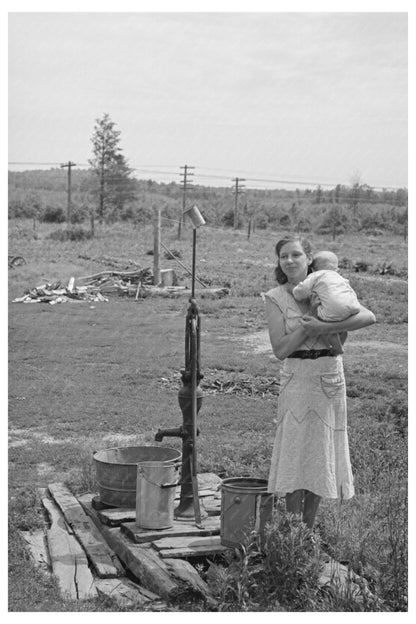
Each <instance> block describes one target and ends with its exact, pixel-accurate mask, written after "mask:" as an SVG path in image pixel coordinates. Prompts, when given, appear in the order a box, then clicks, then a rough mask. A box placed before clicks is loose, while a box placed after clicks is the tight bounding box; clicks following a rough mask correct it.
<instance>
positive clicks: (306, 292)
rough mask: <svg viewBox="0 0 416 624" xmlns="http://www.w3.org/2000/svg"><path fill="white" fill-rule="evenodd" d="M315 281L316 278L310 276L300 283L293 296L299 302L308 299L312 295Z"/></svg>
mask: <svg viewBox="0 0 416 624" xmlns="http://www.w3.org/2000/svg"><path fill="white" fill-rule="evenodd" d="M314 281H315V276H314V275H313V274H311V275H308V277H306V278H305V279H304V280H303V282H299V284H297V285H296V286H295V287H294V289H293V292H292V294H293V296H294V298H295V299H297V300H298V301H301V300H302V299H308V297H310V296H311V295H312V286H313V283H314Z"/></svg>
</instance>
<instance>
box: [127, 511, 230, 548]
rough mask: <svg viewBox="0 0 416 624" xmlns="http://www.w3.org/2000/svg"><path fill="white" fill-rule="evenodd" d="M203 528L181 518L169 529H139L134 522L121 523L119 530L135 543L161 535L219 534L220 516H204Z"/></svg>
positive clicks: (161, 536)
mask: <svg viewBox="0 0 416 624" xmlns="http://www.w3.org/2000/svg"><path fill="white" fill-rule="evenodd" d="M202 526H203V528H202V529H200V528H198V527H197V526H195V523H194V522H192V523H191V522H189V523H188V522H184V521H182V520H174V521H173V526H172V527H170V528H169V529H140V528H139V527H137V526H136V523H135V522H126V523H123V524H122V525H121V527H120V529H121V531H122V532H123V533H124V534H125V535H127V536H128V537H129V538H130V539H131V540H133V541H134V542H136V543H137V544H140V543H145V542H154V541H156V540H159V539H162V538H163V537H181V536H187V535H189V536H195V537H198V536H203V535H219V532H220V518H219V516H213V517H208V518H205V519H204V520H203V521H202Z"/></svg>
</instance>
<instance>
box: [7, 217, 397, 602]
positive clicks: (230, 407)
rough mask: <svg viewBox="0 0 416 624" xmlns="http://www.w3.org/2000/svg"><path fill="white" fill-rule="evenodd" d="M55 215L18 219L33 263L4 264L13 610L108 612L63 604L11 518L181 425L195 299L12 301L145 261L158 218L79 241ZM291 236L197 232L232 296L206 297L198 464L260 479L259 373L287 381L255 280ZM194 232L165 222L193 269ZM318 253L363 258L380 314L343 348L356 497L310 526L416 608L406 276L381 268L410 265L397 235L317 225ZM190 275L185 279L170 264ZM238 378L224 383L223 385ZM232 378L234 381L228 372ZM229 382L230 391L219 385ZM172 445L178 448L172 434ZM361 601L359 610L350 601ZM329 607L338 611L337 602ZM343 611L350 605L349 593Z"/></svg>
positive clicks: (369, 297) (363, 289)
mask: <svg viewBox="0 0 416 624" xmlns="http://www.w3.org/2000/svg"><path fill="white" fill-rule="evenodd" d="M54 229H56V226H52V225H46V224H45V225H42V226H41V227H40V228H39V229H38V230H37V231H36V232H34V230H33V228H32V224H31V223H30V222H24V221H19V222H18V221H11V222H10V224H9V254H13V255H22V256H24V257H25V259H26V261H27V264H25V265H23V266H19V267H17V268H14V269H10V270H9V293H8V299H9V419H8V422H9V610H11V611H76V610H85V611H111V610H113V608H112V607H111V606H109V605H108V604H106V603H103V602H100V601H98V600H97V601H94V602H91V603H85V604H82V605H79V604H75V603H68V602H63V601H62V600H60V599H59V598H58V597H57V593H56V588H55V586H54V584H53V582H52V581H50V580H46V579H45V578H44V577H42V576H41V575H40V573H38V572H37V571H36V570H34V569H33V567H32V564H31V563H30V561H29V558H28V555H27V553H26V551H25V550H24V547H23V545H22V542H21V540H20V537H19V533H18V530H19V529H20V530H22V529H29V528H35V527H37V526H41V524H42V523H43V521H44V520H43V517H42V514H41V511H40V504H39V501H38V500H37V496H36V488H37V487H39V486H46V485H47V484H48V483H51V482H53V481H58V480H62V481H65V482H66V483H67V484H68V485H69V487H70V488H71V490H72V491H73V492H75V493H80V492H91V491H94V490H95V475H94V469H93V465H92V452H93V451H94V450H96V449H99V448H105V447H108V446H122V445H130V444H132V445H134V444H142V443H149V444H152V443H153V440H154V434H155V432H156V430H157V429H158V428H159V427H175V426H178V425H179V424H181V421H182V414H181V411H180V409H179V407H178V406H177V391H178V389H179V385H180V381H179V380H180V376H179V372H180V369H181V368H182V367H183V364H184V361H183V360H184V326H185V315H186V309H187V305H188V303H187V299H186V297H179V298H169V299H165V298H158V297H155V298H147V299H139V300H135V299H134V297H130V298H125V297H118V296H112V297H110V300H109V302H101V303H100V302H94V303H91V302H81V301H78V302H77V301H75V302H71V303H64V304H59V305H55V306H51V305H49V304H46V303H43V304H30V305H27V304H18V303H12V300H13V299H14V298H16V297H19V296H21V295H23V293H24V291H25V290H26V289H30V288H33V287H36V286H39V285H41V284H43V283H46V282H53V281H56V280H60V281H62V282H63V283H67V282H68V280H69V278H70V277H71V276H74V277H75V278H77V277H81V276H85V275H91V274H94V273H98V272H100V271H103V270H106V269H109V268H113V266H114V263H117V265H118V266H119V267H121V266H123V267H128V266H129V265H130V266H131V263H132V262H135V263H137V264H138V265H139V266H140V267H152V263H153V259H152V256H151V255H149V254H148V252H149V250H151V249H152V248H153V234H152V228H151V227H147V228H142V229H138V228H137V229H135V228H134V227H131V226H129V225H128V224H124V225H120V224H115V225H114V226H111V227H109V226H107V227H105V228H103V229H99V230H98V231H97V233H96V237H95V238H94V239H92V240H88V241H83V242H72V243H69V242H65V243H61V242H56V241H54V240H51V239H50V238H48V234H49V233H50V232H51V231H52V230H54ZM281 234H282V232H272V231H270V230H266V231H262V232H258V233H256V234H255V235H252V236H251V238H250V240H247V235H246V233H245V232H242V231H237V232H235V231H233V230H221V229H213V228H201V229H200V230H198V245H197V274H198V277H200V278H201V279H202V280H203V281H205V282H206V283H208V284H210V285H211V286H212V287H221V286H227V287H229V288H230V294H229V296H227V297H225V298H224V299H209V298H201V299H200V300H199V301H198V305H199V309H200V312H201V316H202V334H201V351H202V354H201V367H202V372H203V374H204V380H203V382H202V386H203V388H204V389H205V396H204V399H203V404H202V408H201V411H200V417H199V426H200V429H201V435H200V438H199V443H198V453H199V470H200V472H205V471H213V472H216V473H217V474H220V475H221V476H234V475H235V476H242V475H250V476H258V477H267V474H268V463H269V458H270V453H271V446H272V441H273V436H274V427H275V425H274V422H273V419H274V417H275V412H276V404H277V396H276V394H273V393H272V392H269V393H268V392H266V393H265V392H264V391H263V389H264V382H265V380H266V381H269V380H270V379H272V378H273V377H276V376H277V377H278V374H279V363H278V361H277V360H276V359H275V358H274V356H273V355H272V352H271V350H270V347H269V346H268V341H267V335H266V332H265V330H266V324H265V317H264V311H263V303H262V300H261V297H260V296H259V295H260V293H261V292H262V291H265V290H267V289H268V288H270V287H272V286H273V285H274V281H273V267H274V263H275V258H274V244H275V242H276V241H277V240H278V238H280V236H281ZM191 237H192V232H191V230H190V229H189V228H185V231H184V232H183V236H182V239H181V240H180V241H178V240H176V228H175V227H169V226H168V225H167V224H165V225H164V226H163V231H162V240H163V242H164V243H165V245H167V246H168V247H169V248H170V249H173V250H175V251H177V252H179V253H180V254H181V261H182V262H183V263H184V264H185V265H187V266H191V251H192V249H191ZM312 240H313V242H314V244H315V246H316V248H318V249H322V248H330V249H332V250H333V251H335V252H336V253H337V254H338V255H339V257H340V258H343V257H345V258H348V259H350V260H352V261H357V260H363V261H366V262H368V263H370V265H371V266H370V267H369V270H368V271H367V272H365V273H348V272H344V275H345V276H347V277H349V278H350V280H351V283H352V285H353V286H354V288H355V289H356V290H357V292H358V295H359V297H360V299H361V301H362V303H363V304H364V305H366V306H368V307H369V308H370V309H371V310H372V311H373V312H374V313H375V314H376V317H377V324H376V325H374V326H372V327H370V328H366V329H364V330H361V331H359V332H355V333H352V334H350V336H349V339H348V342H347V345H346V350H345V357H344V364H345V371H346V378H347V387H348V408H349V429H350V447H351V458H352V464H353V470H354V474H355V479H356V496H355V497H354V498H353V499H352V500H351V501H348V502H347V503H344V504H342V505H341V506H339V505H337V504H334V503H330V502H325V503H324V504H323V505H322V507H321V510H320V512H319V517H318V521H317V530H318V532H319V534H320V535H321V538H322V540H323V542H324V543H325V544H326V549H327V550H328V551H329V552H330V553H331V554H333V555H334V556H336V557H337V558H338V559H339V560H342V561H348V562H349V564H350V565H351V566H352V567H353V569H354V570H356V571H357V572H359V573H360V574H362V575H363V576H365V578H366V579H367V580H368V582H369V584H370V586H371V589H372V591H373V592H375V593H377V595H378V596H380V598H381V599H382V600H383V601H384V602H383V604H384V606H385V609H386V610H395V611H403V610H406V608H407V607H406V605H407V602H406V600H407V524H406V519H407V282H406V281H404V280H402V279H397V278H395V277H394V276H381V275H379V274H378V273H376V268H377V267H378V266H380V265H382V264H383V263H384V262H386V263H388V264H392V266H394V267H395V268H397V269H406V268H407V249H406V245H405V243H404V242H403V239H401V238H399V237H397V238H391V237H390V238H388V237H380V236H378V237H374V238H370V237H361V238H360V237H358V236H355V237H350V238H348V237H347V236H345V237H342V238H340V239H339V240H337V241H335V242H332V241H331V239H330V238H327V239H325V238H324V237H317V236H313V237H312ZM168 267H173V268H175V271H176V273H177V275H178V278H179V281H180V284H181V285H189V283H190V279H189V276H188V275H187V273H186V271H184V270H183V269H182V268H181V267H180V266H179V265H178V264H177V263H175V261H173V260H168V259H166V258H163V261H162V268H168ZM231 381H232V382H234V383H233V384H230V382H231ZM226 382H227V383H226ZM221 384H222V385H223V387H225V386H226V387H227V388H230V387H231V388H232V390H230V391H228V392H221V391H220V390H217V391H216V392H214V391H213V388H216V387H217V388H218V387H220V386H221ZM248 385H249V386H250V387H251V389H252V390H251V391H250V392H248V391H247V386H248ZM163 444H166V445H167V446H175V447H177V448H180V447H181V442H180V441H179V440H177V439H175V438H170V439H168V440H166V441H165V442H163ZM352 608H353V607H352ZM334 610H336V609H334ZM340 610H350V609H349V608H348V605H343V608H342V609H340Z"/></svg>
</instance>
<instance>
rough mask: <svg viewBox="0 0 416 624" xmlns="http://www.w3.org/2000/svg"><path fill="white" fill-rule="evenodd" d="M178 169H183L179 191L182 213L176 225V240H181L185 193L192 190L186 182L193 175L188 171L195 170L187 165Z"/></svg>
mask: <svg viewBox="0 0 416 624" xmlns="http://www.w3.org/2000/svg"><path fill="white" fill-rule="evenodd" d="M180 169H183V170H184V171H183V173H181V174H180V175H181V178H183V179H182V180H181V187H180V188H181V190H182V213H181V215H180V217H179V225H178V240H181V231H182V223H185V217H184V212H185V207H186V191H188V190H190V189H191V188H192V184H190V183H189V182H188V176H189V177H190V176H193V175H194V174H193V173H190V171H189V169H195V167H191V166H189V165H184V166H183V167H180Z"/></svg>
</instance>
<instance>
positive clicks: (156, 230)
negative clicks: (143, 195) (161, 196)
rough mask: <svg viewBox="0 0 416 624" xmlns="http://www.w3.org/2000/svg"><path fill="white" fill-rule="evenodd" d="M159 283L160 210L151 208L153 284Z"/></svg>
mask: <svg viewBox="0 0 416 624" xmlns="http://www.w3.org/2000/svg"><path fill="white" fill-rule="evenodd" d="M159 283H160V210H159V209H158V208H157V207H156V206H154V208H153V284H154V285H155V286H157V285H158V284H159Z"/></svg>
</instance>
